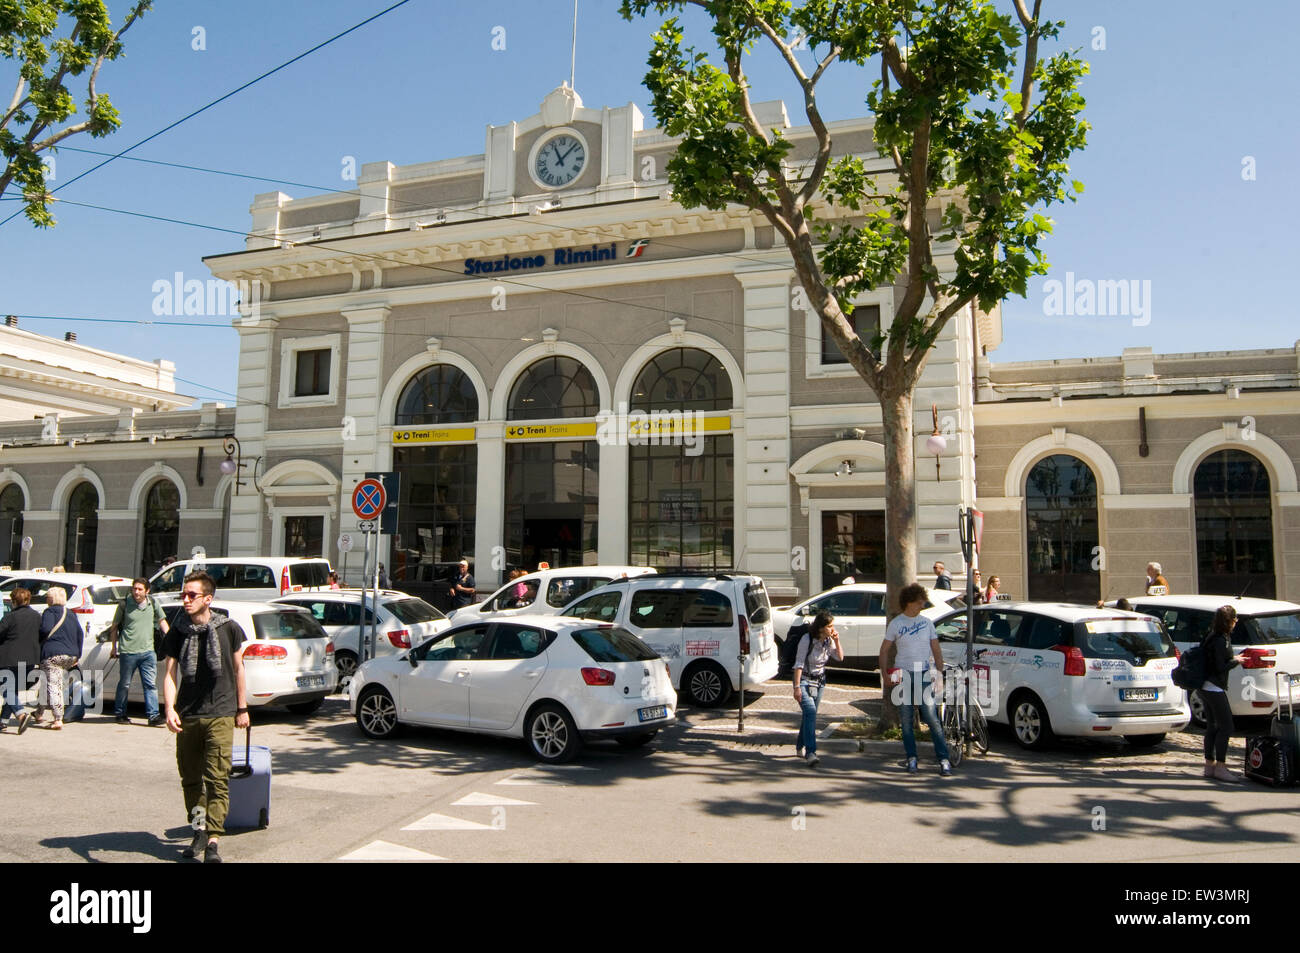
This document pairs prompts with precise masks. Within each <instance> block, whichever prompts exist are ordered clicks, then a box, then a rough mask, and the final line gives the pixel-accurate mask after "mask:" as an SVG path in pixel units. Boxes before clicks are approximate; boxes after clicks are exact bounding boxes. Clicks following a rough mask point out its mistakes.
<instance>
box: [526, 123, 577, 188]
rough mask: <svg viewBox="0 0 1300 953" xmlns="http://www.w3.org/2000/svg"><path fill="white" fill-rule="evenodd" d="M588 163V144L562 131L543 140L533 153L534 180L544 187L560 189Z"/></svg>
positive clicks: (532, 168) (532, 169) (571, 180)
mask: <svg viewBox="0 0 1300 953" xmlns="http://www.w3.org/2000/svg"><path fill="white" fill-rule="evenodd" d="M586 165H587V144H586V143H585V142H583V141H582V139H580V138H579V137H578V136H576V135H574V134H572V133H568V132H562V133H560V134H558V135H555V136H552V137H550V138H549V139H545V140H543V141H542V142H541V144H540V146H539V147H538V148H537V149H536V150H535V151H534V153H533V160H532V164H531V166H532V167H531V169H530V170H529V171H531V172H532V176H533V180H534V181H536V182H537V184H538V185H540V186H542V188H547V189H560V188H563V187H564V186H566V185H568V184H570V183H571V182H573V181H574V179H576V178H577V177H578V176H579V175H581V174H582V170H583V169H584V168H585V167H586Z"/></svg>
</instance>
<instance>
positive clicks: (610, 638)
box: [573, 625, 659, 662]
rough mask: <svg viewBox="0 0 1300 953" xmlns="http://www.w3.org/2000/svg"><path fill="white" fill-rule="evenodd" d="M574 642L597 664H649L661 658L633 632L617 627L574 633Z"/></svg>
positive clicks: (610, 626)
mask: <svg viewBox="0 0 1300 953" xmlns="http://www.w3.org/2000/svg"><path fill="white" fill-rule="evenodd" d="M573 641H575V642H577V643H578V644H579V645H581V646H582V650H583V651H584V652H586V653H587V654H588V655H590V656H591V657H592V658H593V659H594V660H595V661H597V662H648V661H650V660H651V659H657V658H658V657H659V656H658V655H656V654H655V653H654V652H653V651H652V650H651V649H650V647H649V646H647V645H646V644H645V643H644V642H642V641H641V640H640V639H638V638H637V637H636V636H635V635H633V634H632V633H631V632H629V631H627V630H626V629H621V628H619V627H618V626H616V625H609V626H602V627H601V628H599V629H582V630H581V631H579V632H574V633H573Z"/></svg>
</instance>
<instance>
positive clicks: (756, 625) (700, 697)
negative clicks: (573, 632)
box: [561, 572, 778, 708]
mask: <svg viewBox="0 0 1300 953" xmlns="http://www.w3.org/2000/svg"><path fill="white" fill-rule="evenodd" d="M561 614H562V615H566V616H576V617H578V618H581V619H592V620H595V621H600V622H610V623H613V624H614V625H617V626H621V627H622V628H624V629H626V630H627V631H629V632H631V633H632V634H633V635H635V636H637V637H639V638H640V639H641V640H642V641H643V642H645V643H646V644H647V645H648V646H650V648H652V649H654V651H655V652H657V653H658V654H659V657H660V658H662V659H664V660H665V661H666V662H667V663H668V671H669V674H670V675H671V676H672V679H673V687H674V688H675V689H677V691H678V692H680V693H682V694H683V695H684V696H685V697H686V698H687V699H688V700H689V701H690V702H691V704H693V705H698V706H700V707H704V708H711V707H715V706H718V705H723V704H726V702H727V700H728V699H730V698H731V695H732V692H733V691H737V690H739V689H740V682H741V672H742V668H741V664H742V663H741V660H740V657H741V656H742V655H743V656H744V663H743V664H744V669H743V672H744V683H745V688H747V689H749V688H754V687H756V686H758V685H762V684H763V683H764V682H766V681H768V680H769V679H771V678H773V677H774V676H775V675H776V671H777V664H778V660H777V650H776V638H775V636H774V635H773V633H772V603H771V601H770V600H769V599H768V597H767V588H766V587H765V586H764V585H763V580H762V579H760V578H759V577H758V576H749V575H731V574H729V573H717V574H714V575H702V574H681V575H678V574H673V573H670V572H659V573H657V574H655V575H644V576H638V577H636V578H634V579H620V580H618V581H617V582H611V583H608V584H606V585H604V586H601V587H600V588H599V589H596V590H594V591H593V592H590V593H588V594H587V595H585V596H583V597H582V598H581V599H578V600H577V601H576V602H574V603H573V604H571V605H568V606H566V607H565V608H564V611H563V612H562V613H561Z"/></svg>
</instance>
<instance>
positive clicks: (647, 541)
mask: <svg viewBox="0 0 1300 953" xmlns="http://www.w3.org/2000/svg"><path fill="white" fill-rule="evenodd" d="M732 404H733V397H732V387H731V377H730V375H728V374H727V371H726V369H725V368H724V367H723V366H722V364H721V363H720V362H719V361H718V359H717V358H715V357H713V356H712V355H710V354H709V353H708V352H706V351H702V350H700V349H698V348H672V349H671V350H667V351H664V352H662V353H660V354H657V355H655V356H654V357H653V358H651V359H650V361H649V362H647V363H646V365H645V366H644V367H643V368H642V369H641V371H640V373H639V374H638V375H637V377H636V380H635V382H634V383H633V385H632V394H631V400H630V401H629V410H630V411H632V412H633V413H638V412H639V413H645V414H649V415H656V414H657V415H660V418H661V419H666V420H667V421H668V423H667V424H663V425H660V426H659V427H658V428H657V429H656V428H655V427H654V426H652V427H651V433H650V435H649V436H650V438H651V439H650V440H647V441H642V440H633V439H632V438H631V436H629V440H628V443H629V447H628V540H629V550H630V552H629V556H628V561H629V562H630V563H631V564H633V565H637V566H654V567H656V568H664V569H666V568H690V569H703V570H719V569H730V568H731V567H732V566H733V565H734V561H735V485H736V483H735V458H734V452H733V438H732V435H731V434H730V433H720V432H705V433H699V432H696V430H695V424H696V422H697V418H696V417H695V416H691V417H689V418H688V417H686V416H685V415H688V414H690V415H694V414H697V413H698V414H712V413H717V412H721V411H728V410H730V409H731V408H732ZM665 415H667V416H666V417H665ZM679 418H680V420H681V424H680V425H678V424H677V423H676V421H677V420H678V419H679ZM653 419H654V418H653V416H652V418H651V420H652V421H653ZM688 420H689V422H690V423H689V425H688V424H687V421H688ZM674 427H675V428H676V429H677V433H676V434H674V433H671V432H669V430H671V428H674ZM665 428H668V429H665ZM655 438H658V439H655Z"/></svg>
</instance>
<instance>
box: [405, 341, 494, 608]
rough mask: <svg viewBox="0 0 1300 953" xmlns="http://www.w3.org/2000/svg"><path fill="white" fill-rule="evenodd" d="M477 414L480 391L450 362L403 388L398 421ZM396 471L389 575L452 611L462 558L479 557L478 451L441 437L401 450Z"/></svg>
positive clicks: (440, 420)
mask: <svg viewBox="0 0 1300 953" xmlns="http://www.w3.org/2000/svg"><path fill="white" fill-rule="evenodd" d="M478 416H479V405H478V394H477V392H476V391H475V389H474V384H473V382H472V381H471V380H470V379H469V377H468V375H466V374H465V372H464V371H462V370H461V369H460V368H458V367H455V366H454V365H451V364H434V365H432V366H430V367H426V368H424V369H423V370H421V371H419V372H418V373H416V374H415V376H414V377H412V378H411V379H410V381H408V382H407V384H406V386H405V387H403V388H402V392H401V394H399V395H398V398H397V408H396V411H395V413H394V417H393V424H394V425H395V426H397V427H446V426H448V425H452V424H463V423H471V422H473V421H475V420H477V419H478ZM430 436H434V437H436V436H445V435H439V434H438V433H437V431H430ZM453 436H454V435H453ZM393 469H394V470H396V471H397V472H398V473H400V474H401V487H400V491H399V494H398V498H399V502H400V507H399V510H398V524H397V526H398V529H397V535H396V536H395V537H394V539H393V548H392V552H391V554H390V562H389V565H388V566H387V567H386V568H387V569H388V571H389V572H388V575H389V577H390V578H391V579H392V580H393V585H395V586H398V587H399V588H403V589H407V590H409V591H410V592H413V593H416V594H419V595H421V596H423V597H424V598H425V599H427V600H428V601H429V602H432V603H433V604H434V605H437V606H439V607H441V608H446V607H447V605H448V598H447V588H448V586H447V583H448V581H449V580H450V578H451V575H452V573H453V571H454V570H455V567H456V563H457V561H458V560H460V559H461V558H473V555H474V523H475V502H476V500H477V494H478V448H477V447H476V446H475V445H474V444H473V442H469V443H460V444H457V443H452V442H449V441H441V440H439V441H436V442H432V443H427V444H419V445H405V446H397V447H394V448H393Z"/></svg>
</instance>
